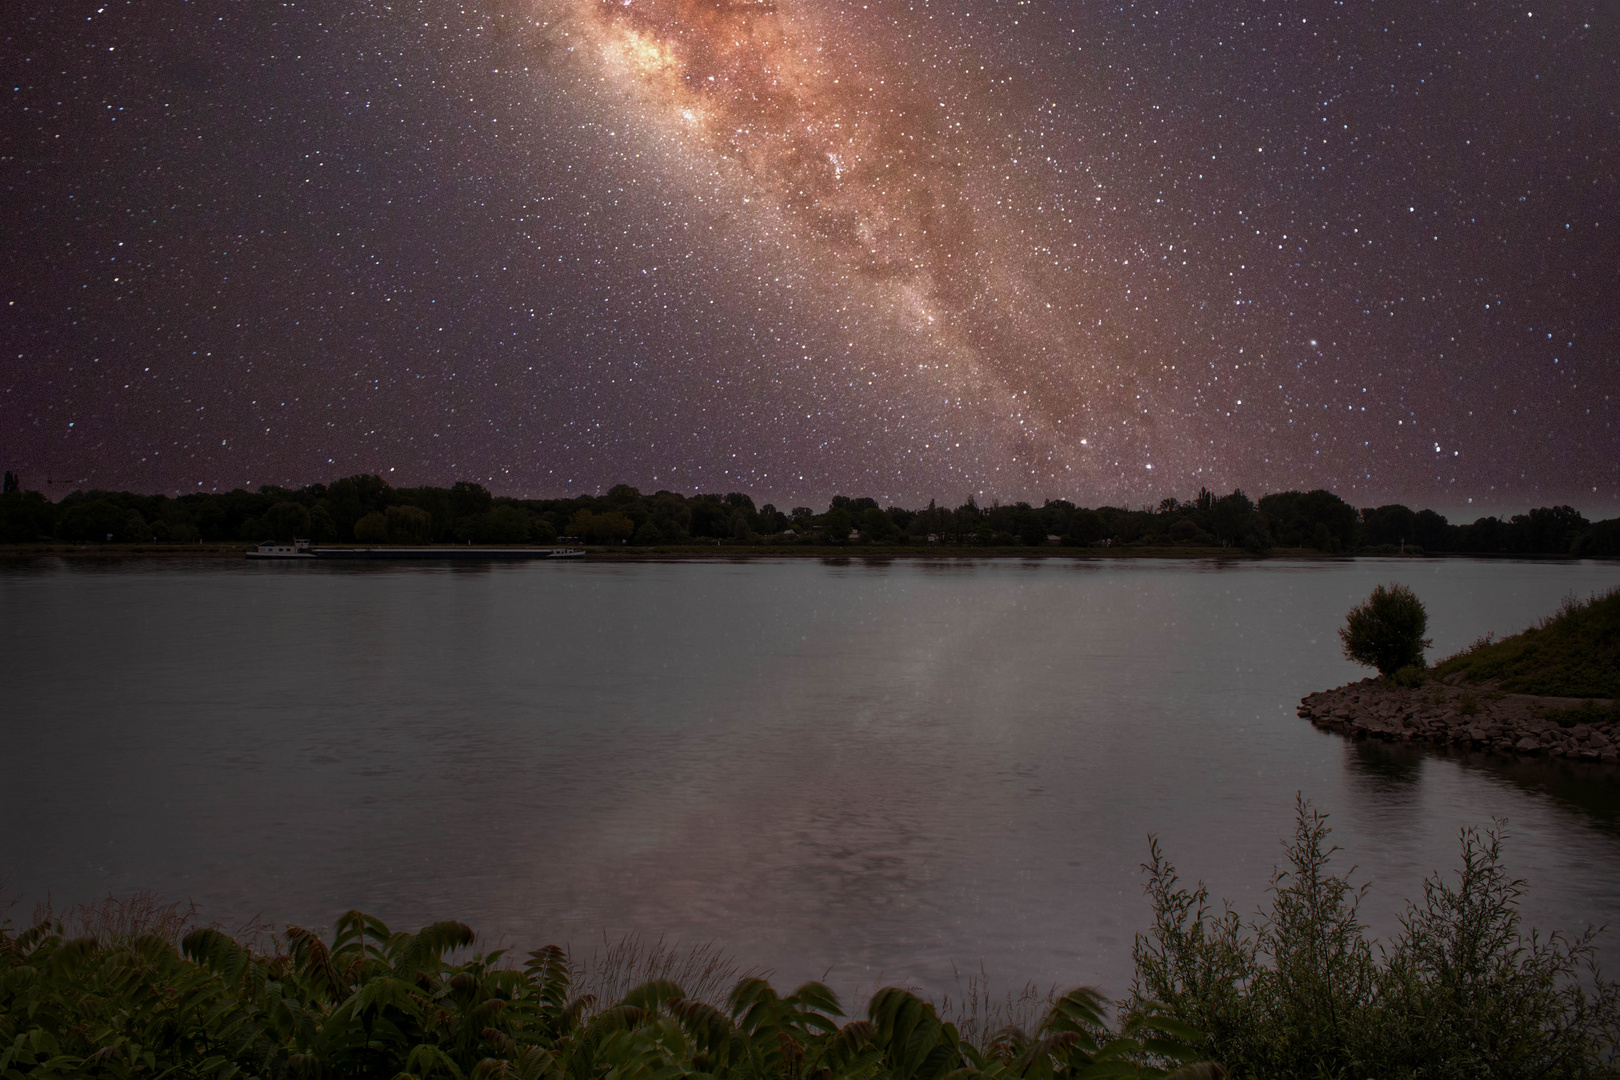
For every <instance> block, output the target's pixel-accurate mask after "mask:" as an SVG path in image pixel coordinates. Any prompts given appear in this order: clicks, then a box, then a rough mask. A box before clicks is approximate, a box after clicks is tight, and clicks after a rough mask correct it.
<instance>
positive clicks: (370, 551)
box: [247, 540, 585, 562]
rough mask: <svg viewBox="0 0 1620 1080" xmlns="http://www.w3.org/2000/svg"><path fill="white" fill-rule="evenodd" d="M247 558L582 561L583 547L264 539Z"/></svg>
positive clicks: (250, 550) (252, 548) (250, 549)
mask: <svg viewBox="0 0 1620 1080" xmlns="http://www.w3.org/2000/svg"><path fill="white" fill-rule="evenodd" d="M247 557H248V558H250V559H417V560H420V559H455V560H457V561H468V560H472V561H483V562H490V561H506V562H511V561H517V560H524V559H581V558H584V557H585V551H584V549H583V548H566V547H562V548H552V547H474V546H472V545H471V544H467V545H462V546H457V545H453V544H446V545H443V546H440V547H407V546H403V545H401V546H398V547H394V546H389V547H315V546H314V545H312V544H311V543H310V542H309V541H308V540H294V541H293V542H292V543H290V544H287V543H282V542H280V541H275V540H266V541H264V542H263V543H261V544H258V545H256V546H254V547H251V548H249V549H248V551H247Z"/></svg>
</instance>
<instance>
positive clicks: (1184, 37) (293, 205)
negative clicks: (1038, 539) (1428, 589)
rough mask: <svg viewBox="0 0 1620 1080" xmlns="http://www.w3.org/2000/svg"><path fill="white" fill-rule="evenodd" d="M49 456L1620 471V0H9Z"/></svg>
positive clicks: (23, 363)
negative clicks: (1542, 0) (12, 0)
mask: <svg viewBox="0 0 1620 1080" xmlns="http://www.w3.org/2000/svg"><path fill="white" fill-rule="evenodd" d="M0 29H3V37H4V40H3V44H0V48H3V57H4V70H5V72H6V85H5V86H4V87H3V88H0V89H3V91H4V93H5V103H4V109H5V113H4V127H3V131H0V139H3V145H0V150H3V156H0V167H3V170H4V185H3V197H4V204H3V209H0V222H3V224H4V228H5V237H6V242H5V245H4V249H3V253H0V260H3V267H4V269H3V272H0V287H3V296H0V320H3V321H0V328H3V333H0V348H3V349H4V358H3V362H0V451H3V456H4V457H5V458H6V461H5V463H4V464H5V465H6V467H8V468H13V469H16V470H18V471H19V472H20V473H21V474H22V477H23V480H24V483H25V486H28V487H34V488H39V489H42V490H46V491H47V492H48V494H50V495H51V496H52V497H53V498H60V497H61V496H62V495H63V494H66V493H67V492H68V491H70V490H72V489H73V488H75V487H92V486H93V487H101V488H128V489H132V490H140V491H153V492H156V491H163V492H168V493H171V494H175V493H183V492H185V491H197V490H212V489H224V488H229V487H233V486H238V485H243V486H249V487H255V486H258V485H260V484H285V485H300V484H304V483H310V482H316V481H324V480H329V479H332V478H335V477H338V476H343V475H348V474H351V473H354V472H361V471H365V472H377V473H380V474H381V475H383V476H384V477H386V478H387V479H389V480H390V481H391V482H392V483H394V484H395V485H396V486H403V485H408V484H417V483H434V484H448V483H450V482H452V481H454V480H463V479H465V480H476V481H479V482H482V483H485V484H487V485H488V486H490V487H491V488H492V489H493V490H495V491H497V492H498V493H503V494H520V495H528V496H554V495H561V494H568V493H578V492H582V491H583V492H592V491H600V490H605V489H606V488H607V487H608V486H609V485H611V484H614V483H619V482H628V483H631V484H634V485H636V486H638V487H640V488H642V489H643V490H646V491H652V490H656V489H658V488H670V489H672V490H680V491H687V492H692V491H715V492H726V491H745V492H749V493H751V494H753V495H754V496H755V498H756V499H757V500H758V501H760V502H764V501H767V500H769V501H774V502H776V503H777V504H778V505H781V506H791V505H798V504H812V505H820V504H822V503H824V501H825V500H826V498H827V497H828V496H830V495H832V494H834V493H844V494H852V495H872V496H875V497H878V498H880V499H884V500H893V501H898V502H901V503H903V504H905V505H917V504H920V503H925V502H926V501H927V500H928V499H929V498H937V499H939V500H940V501H941V502H944V503H951V504H954V503H956V502H960V501H962V500H964V499H965V498H967V497H968V496H969V495H972V496H975V497H976V498H978V499H979V500H980V501H981V502H987V501H991V500H997V499H999V500H1003V501H1008V500H1014V499H1032V500H1034V501H1036V502H1039V501H1040V500H1041V499H1043V498H1069V499H1072V500H1073V501H1075V502H1077V503H1081V504H1084V505H1099V504H1102V503H1112V504H1115V505H1121V504H1128V505H1133V506H1134V505H1140V504H1143V503H1154V502H1157V501H1158V500H1159V499H1160V498H1162V497H1165V496H1177V497H1180V498H1187V497H1189V496H1190V495H1192V494H1193V493H1195V492H1196V491H1197V490H1198V488H1199V487H1203V486H1207V487H1209V488H1211V489H1214V490H1218V491H1227V490H1231V489H1232V488H1233V487H1242V488H1244V489H1245V490H1246V491H1248V492H1250V493H1251V494H1254V495H1258V494H1260V493H1263V492H1267V491H1277V490H1284V489H1287V488H1312V487H1327V488H1330V489H1332V490H1334V491H1336V492H1338V493H1339V494H1340V495H1341V496H1343V497H1344V498H1346V499H1348V500H1349V501H1350V502H1352V503H1353V504H1355V505H1358V506H1367V505H1377V504H1379V503H1383V502H1390V501H1402V502H1406V503H1408V504H1410V505H1413V506H1432V507H1435V508H1438V509H1441V510H1442V511H1445V512H1449V513H1451V514H1453V515H1454V516H1457V517H1465V518H1467V519H1472V517H1474V516H1478V515H1479V514H1483V513H1487V512H1500V511H1508V512H1512V511H1521V510H1523V509H1524V508H1526V507H1528V506H1533V505H1545V504H1550V503H1556V502H1569V503H1572V504H1574V505H1575V506H1576V507H1577V508H1579V509H1582V510H1584V511H1585V512H1587V513H1588V515H1589V516H1608V515H1609V514H1612V513H1614V512H1615V508H1616V507H1617V506H1620V432H1617V431H1616V426H1615V422H1616V420H1617V407H1620V213H1617V211H1620V190H1617V188H1620V152H1617V151H1620V148H1617V143H1620V138H1617V134H1620V123H1617V109H1620V4H1617V3H1616V2H1615V0H1599V2H1590V0H1587V2H1583V0H1567V2H1559V3H1555V4H1548V5H1545V6H1543V5H1541V4H1539V3H1534V2H1527V3H1518V2H1500V3H1470V2H1466V0H1453V2H1448V3H1421V2H1413V0H1402V2H1399V3H1393V2H1389V0H1355V2H1335V0H1305V2H1298V3H1278V2H1277V0H1229V2H1222V3H1187V2H1121V0H1106V2H1103V0H1070V2H1053V0H484V2H481V3H448V2H417V3H412V2H398V3H354V2H349V0H324V2H320V3H276V2H272V0H191V2H181V0H140V2H133V3H125V2H122V0H120V2H109V3H100V2H94V0H91V2H83V3H65V2H56V0H47V2H36V3H29V4H8V5H5V11H4V12H3V13H0Z"/></svg>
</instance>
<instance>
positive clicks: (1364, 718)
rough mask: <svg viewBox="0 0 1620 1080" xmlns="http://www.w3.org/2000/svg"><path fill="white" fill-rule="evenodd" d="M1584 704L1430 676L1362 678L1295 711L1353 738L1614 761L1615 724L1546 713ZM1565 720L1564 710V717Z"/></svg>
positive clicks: (1618, 736)
mask: <svg viewBox="0 0 1620 1080" xmlns="http://www.w3.org/2000/svg"><path fill="white" fill-rule="evenodd" d="M1585 704H1586V701H1585V700H1584V699H1581V698H1555V697H1537V696H1535V695H1532V694H1504V693H1500V692H1498V691H1495V690H1493V689H1492V688H1490V687H1488V686H1483V687H1481V686H1458V685H1455V684H1448V683H1443V682H1431V683H1427V684H1425V685H1423V686H1418V687H1406V686H1398V685H1396V684H1394V683H1392V682H1389V681H1387V680H1385V679H1379V678H1368V679H1362V680H1361V681H1360V682H1353V683H1348V684H1346V685H1344V686H1340V687H1338V688H1336V689H1333V690H1323V691H1321V692H1319V693H1315V694H1308V695H1306V696H1305V697H1304V698H1302V699H1301V700H1300V703H1299V715H1300V716H1302V717H1304V718H1305V719H1307V720H1309V721H1310V722H1311V723H1312V724H1314V725H1316V726H1317V727H1319V728H1322V729H1324V730H1326V731H1336V732H1339V733H1341V734H1344V735H1349V736H1351V737H1353V738H1358V739H1361V738H1372V739H1383V740H1386V741H1389V742H1411V743H1427V744H1429V745H1433V746H1457V747H1467V748H1472V749H1477V750H1486V751H1492V752H1496V753H1501V754H1514V755H1519V756H1524V757H1534V756H1544V757H1554V758H1567V759H1570V760H1574V761H1588V762H1593V763H1597V764H1604V765H1615V764H1620V724H1617V723H1615V722H1614V721H1612V720H1607V721H1606V722H1600V723H1583V722H1580V721H1579V718H1574V719H1575V722H1573V723H1570V726H1567V727H1566V726H1564V725H1563V724H1561V723H1559V721H1558V719H1557V718H1555V717H1554V716H1553V715H1550V714H1556V713H1559V712H1561V711H1563V710H1569V709H1577V708H1580V707H1581V706H1583V705H1585ZM1596 704H1597V705H1598V706H1600V707H1607V706H1610V705H1612V704H1613V703H1612V702H1607V701H1599V702H1596ZM1605 715H1606V716H1613V715H1614V714H1613V712H1612V711H1609V712H1607V713H1606V714H1605ZM1570 719H1571V718H1569V717H1567V715H1566V717H1565V721H1566V722H1568V721H1569V720H1570Z"/></svg>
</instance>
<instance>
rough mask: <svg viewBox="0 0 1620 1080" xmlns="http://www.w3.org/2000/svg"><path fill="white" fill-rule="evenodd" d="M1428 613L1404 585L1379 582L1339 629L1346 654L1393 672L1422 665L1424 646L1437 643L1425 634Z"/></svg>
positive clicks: (1366, 663)
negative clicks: (1381, 583) (1380, 583)
mask: <svg viewBox="0 0 1620 1080" xmlns="http://www.w3.org/2000/svg"><path fill="white" fill-rule="evenodd" d="M1428 628H1429V613H1428V611H1427V610H1426V609H1425V608H1424V607H1423V601H1421V600H1419V599H1418V598H1417V594H1416V593H1414V592H1413V591H1412V590H1411V589H1409V588H1407V587H1406V586H1405V585H1401V584H1399V583H1398V582H1391V583H1390V584H1389V585H1379V586H1378V587H1376V588H1375V589H1373V591H1372V595H1371V596H1369V597H1367V599H1366V600H1365V601H1364V602H1363V603H1360V604H1357V605H1356V606H1355V607H1353V608H1351V609H1350V614H1349V615H1347V616H1346V617H1345V624H1344V626H1343V627H1341V628H1340V629H1339V640H1340V641H1341V642H1343V643H1344V655H1345V656H1346V657H1347V658H1349V659H1350V660H1353V661H1355V662H1356V663H1358V664H1365V665H1367V666H1368V667H1374V668H1377V669H1378V673H1379V674H1380V675H1393V674H1395V672H1397V671H1399V670H1400V669H1401V668H1403V667H1409V666H1410V667H1422V666H1423V650H1424V649H1426V648H1428V647H1429V646H1430V645H1432V644H1434V642H1432V641H1431V640H1430V639H1428V638H1426V637H1424V636H1423V633H1424V631H1426V630H1427V629H1428Z"/></svg>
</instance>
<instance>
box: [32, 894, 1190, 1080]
mask: <svg viewBox="0 0 1620 1080" xmlns="http://www.w3.org/2000/svg"><path fill="white" fill-rule="evenodd" d="M473 943H474V936H473V932H472V930H471V929H469V928H468V927H467V926H465V925H464V924H462V923H458V922H440V923H434V924H433V925H431V926H427V927H424V928H423V929H422V930H421V931H419V932H418V933H415V934H408V933H401V932H396V931H393V930H390V929H389V928H388V927H387V926H385V925H383V923H382V922H381V921H379V920H377V919H375V918H372V917H370V916H368V915H363V914H361V913H360V912H356V911H351V912H349V913H348V914H346V915H344V916H343V917H342V918H341V919H339V920H338V924H337V928H336V932H335V933H334V935H333V937H332V939H331V941H330V942H327V941H324V940H322V939H321V937H320V936H318V935H317V934H316V933H315V932H313V931H311V930H307V929H304V928H302V927H290V928H289V929H288V931H287V933H286V935H285V937H284V938H282V939H281V940H280V942H279V943H278V944H279V945H281V946H282V948H280V949H278V950H276V951H274V952H272V953H269V954H261V953H257V952H255V951H253V950H252V949H250V948H248V947H245V946H243V945H242V944H240V943H238V942H237V941H235V940H233V939H232V938H230V937H228V936H226V935H225V934H223V933H221V932H220V931H219V930H216V929H206V928H205V929H198V930H193V931H191V932H190V933H188V934H186V935H185V936H184V938H183V940H182V941H181V943H180V947H179V948H178V949H176V947H175V945H174V943H173V942H172V941H171V940H169V939H167V938H165V937H164V936H163V935H161V934H154V933H144V934H138V935H133V936H114V937H112V938H111V939H110V940H97V939H95V938H78V939H73V940H68V939H66V938H65V937H64V935H63V934H62V933H61V928H60V927H59V926H56V925H52V924H50V923H43V924H40V925H37V926H35V927H34V928H33V929H32V930H29V931H27V932H26V933H23V934H21V935H17V936H12V935H10V934H9V933H7V934H5V935H4V936H3V937H0V1076H4V1077H7V1078H12V1077H18V1078H20V1077H24V1076H29V1077H78V1076H108V1077H146V1076H151V1077H157V1076H165V1075H179V1076H210V1077H219V1078H226V1077H233V1076H272V1077H279V1076H317V1077H323V1076H332V1077H377V1078H380V1080H387V1078H396V1080H404V1078H426V1077H430V1076H445V1077H469V1076H488V1077H497V1076H503V1077H521V1078H531V1080H538V1078H541V1077H554V1078H556V1080H592V1078H600V1080H676V1078H681V1077H692V1078H694V1080H696V1078H704V1080H708V1078H720V1077H735V1078H738V1080H743V1078H747V1080H765V1078H781V1080H800V1078H806V1080H808V1078H816V1080H842V1078H850V1080H854V1078H860V1080H942V1078H944V1077H947V1076H951V1077H962V1076H967V1075H973V1076H983V1077H986V1078H1006V1080H1012V1078H1015V1077H1017V1078H1029V1080H1034V1078H1041V1080H1051V1078H1055V1077H1058V1076H1062V1077H1073V1078H1075V1080H1082V1078H1086V1077H1099V1078H1100V1077H1164V1076H1166V1075H1167V1074H1168V1073H1170V1072H1171V1070H1172V1069H1175V1070H1176V1073H1175V1075H1178V1076H1180V1077H1183V1078H1187V1080H1191V1078H1195V1077H1213V1076H1217V1075H1219V1070H1217V1069H1214V1068H1211V1067H1209V1066H1207V1065H1205V1066H1202V1067H1200V1066H1199V1064H1198V1063H1197V1062H1196V1061H1195V1059H1196V1058H1197V1057H1198V1055H1199V1047H1198V1046H1197V1045H1196V1044H1197V1043H1198V1042H1200V1041H1201V1037H1200V1036H1199V1035H1198V1033H1197V1032H1194V1031H1191V1030H1190V1029H1187V1028H1186V1027H1185V1026H1184V1025H1181V1024H1179V1023H1177V1022H1176V1021H1175V1020H1173V1019H1171V1018H1169V1017H1167V1016H1165V1015H1163V1013H1162V1010H1156V1009H1154V1008H1152V1007H1145V1008H1140V1009H1137V1010H1136V1011H1134V1012H1132V1013H1131V1014H1129V1015H1127V1016H1125V1017H1123V1018H1122V1019H1121V1022H1120V1023H1119V1024H1118V1025H1117V1026H1110V1025H1109V1024H1108V1022H1107V1017H1106V1011H1105V1008H1106V1006H1105V1002H1104V1001H1103V1000H1102V999H1101V998H1100V997H1099V996H1098V995H1097V994H1096V993H1095V992H1093V991H1091V990H1088V989H1085V988H1081V989H1077V990H1074V991H1072V992H1070V993H1068V994H1065V995H1063V996H1062V997H1059V998H1056V999H1055V1000H1054V1001H1052V1002H1051V1005H1050V1008H1048V1009H1047V1011H1046V1014H1045V1016H1044V1017H1043V1018H1042V1019H1041V1021H1040V1025H1039V1027H1038V1028H1037V1030H1036V1031H1035V1032H1034V1033H1031V1034H1025V1033H1023V1032H1021V1031H1015V1030H1003V1031H1000V1032H998V1033H997V1034H996V1036H995V1038H994V1039H993V1040H992V1041H991V1042H990V1044H989V1045H987V1046H983V1047H980V1046H975V1045H973V1044H972V1043H970V1042H967V1041H965V1040H964V1039H963V1038H962V1037H961V1035H960V1034H959V1033H958V1030H957V1027H956V1025H955V1024H952V1023H950V1022H949V1021H945V1020H942V1019H941V1018H940V1016H939V1014H938V1012H937V1010H936V1009H935V1007H934V1005H932V1004H931V1003H929V1002H927V1001H925V1000H923V999H922V998H920V997H918V996H917V995H916V994H914V993H912V992H910V991H909V990H905V989H901V988H898V987H889V988H886V989H883V990H879V991H878V992H877V993H876V994H875V995H873V997H872V999H871V1001H870V1002H869V1003H868V1005H867V1008H866V1018H865V1019H863V1020H855V1021H849V1020H847V1019H846V1018H845V1016H844V1013H843V1010H842V1008H841V1006H840V1004H839V1001H838V998H837V996H836V995H835V994H834V993H833V992H832V991H831V990H829V989H828V988H827V987H826V986H823V985H821V984H820V983H814V982H812V983H806V984H805V985H803V986H801V987H799V988H798V989H797V990H795V991H794V992H793V993H791V994H787V995H781V994H778V993H777V991H776V990H774V989H773V988H772V987H771V986H770V984H769V983H767V982H766V981H764V980H763V979H759V978H748V979H744V980H742V981H741V982H739V983H738V984H737V985H736V987H735V988H734V989H732V991H731V992H730V994H729V995H727V996H726V998H725V1000H724V1002H723V1005H721V1006H719V1007H717V1006H716V1005H714V1004H710V1003H708V1002H706V1001H703V1000H701V999H700V998H695V997H689V996H688V995H687V994H686V993H685V991H684V990H683V989H682V988H681V987H680V986H679V985H677V984H676V983H675V982H673V981H670V980H667V979H655V980H652V981H649V982H646V983H643V984H641V985H639V986H637V987H635V988H633V989H631V990H630V991H629V992H627V993H625V994H624V995H623V996H622V997H620V998H618V999H616V1000H612V1001H597V1000H595V999H594V998H593V997H592V996H591V995H588V994H587V995H580V996H574V995H573V994H572V993H571V989H572V982H573V975H574V973H573V971H572V969H571V967H570V965H569V961H568V957H567V955H566V954H565V953H564V952H563V950H561V949H559V948H557V947H555V946H549V947H547V948H544V949H539V950H536V951H534V952H531V953H529V954H528V957H527V959H526V960H525V961H524V962H523V964H522V966H521V967H508V966H505V965H504V964H503V961H504V959H505V957H504V956H503V954H502V953H501V952H493V953H489V954H487V955H486V954H476V955H474V956H472V957H471V958H469V959H463V960H461V961H459V962H453V961H452V960H451V959H449V957H450V956H451V955H452V954H454V953H456V952H458V951H460V950H464V949H466V948H467V947H469V946H471V945H472V944H473ZM1187 1066H1191V1067H1190V1068H1189V1067H1187Z"/></svg>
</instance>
